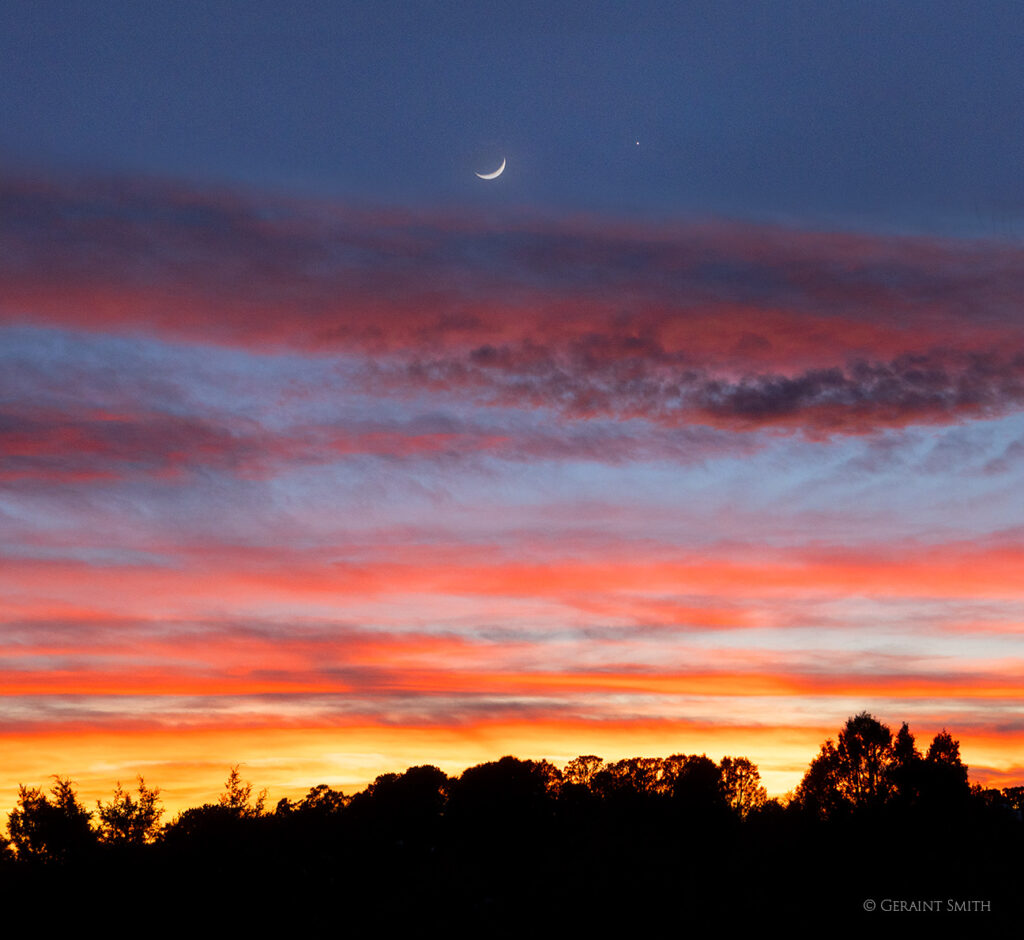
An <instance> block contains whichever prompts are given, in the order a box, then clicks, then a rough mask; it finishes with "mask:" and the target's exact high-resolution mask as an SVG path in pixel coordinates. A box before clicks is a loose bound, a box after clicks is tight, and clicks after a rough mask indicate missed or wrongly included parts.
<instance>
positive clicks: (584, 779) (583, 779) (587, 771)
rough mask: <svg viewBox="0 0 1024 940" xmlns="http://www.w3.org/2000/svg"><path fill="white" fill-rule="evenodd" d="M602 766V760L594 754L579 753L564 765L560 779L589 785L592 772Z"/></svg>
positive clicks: (592, 776) (594, 772)
mask: <svg viewBox="0 0 1024 940" xmlns="http://www.w3.org/2000/svg"><path fill="white" fill-rule="evenodd" d="M603 766H604V761H603V760H601V758H600V757H598V756H597V755H596V754H581V755H580V756H579V757H574V758H573V759H572V760H571V761H569V763H568V764H566V765H565V770H564V771H563V772H562V779H563V780H564V781H565V782H566V783H575V784H580V785H581V786H584V787H589V786H590V783H591V781H592V780H593V779H594V774H596V773H597V772H598V771H600V770H601V768H602V767H603Z"/></svg>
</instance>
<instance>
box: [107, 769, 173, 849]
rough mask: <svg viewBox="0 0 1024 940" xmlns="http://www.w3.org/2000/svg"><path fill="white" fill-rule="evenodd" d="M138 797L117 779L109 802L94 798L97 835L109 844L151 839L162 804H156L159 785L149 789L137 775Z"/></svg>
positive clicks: (161, 812) (154, 836) (132, 842)
mask: <svg viewBox="0 0 1024 940" xmlns="http://www.w3.org/2000/svg"><path fill="white" fill-rule="evenodd" d="M138 781H139V786H138V791H137V792H138V798H135V797H133V796H132V795H131V793H129V792H128V791H126V790H124V789H123V788H122V787H121V781H120V780H119V781H118V782H117V786H116V788H115V790H114V797H113V799H112V800H111V801H110V802H109V803H101V802H99V801H98V800H97V802H96V815H97V816H98V817H99V832H98V834H99V838H100V841H101V842H104V843H107V844H109V845H144V844H146V843H148V842H152V841H153V840H154V839H155V838H156V835H157V832H158V831H159V826H160V817H161V816H162V815H163V812H164V811H163V808H162V807H160V806H159V805H158V802H159V797H160V788H159V787H154V788H152V789H150V788H149V787H147V786H146V782H145V781H144V780H143V779H142V777H141V776H140V777H139V778H138Z"/></svg>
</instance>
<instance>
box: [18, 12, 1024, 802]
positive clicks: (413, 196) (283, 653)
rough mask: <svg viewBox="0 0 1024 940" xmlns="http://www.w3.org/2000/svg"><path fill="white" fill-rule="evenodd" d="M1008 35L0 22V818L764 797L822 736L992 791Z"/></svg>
mask: <svg viewBox="0 0 1024 940" xmlns="http://www.w3.org/2000/svg"><path fill="white" fill-rule="evenodd" d="M1022 46H1024V14H1022V13H1021V11H1020V8H1019V6H1018V5H1016V4H1000V3H986V4H984V5H981V6H978V5H971V6H968V5H964V4H958V3H944V2H929V3H915V2H903V3H900V4H892V3H870V2H866V3H858V4H846V3H843V4H838V3H829V2H816V3H788V2H778V3H763V4H751V3H736V4H733V3H723V2H716V3H679V2H675V3H647V2H641V3H630V4H628V5H627V4H612V3H586V4H583V3H568V2H565V3H554V4H552V3H545V4H539V3H538V4H531V3H522V4H518V5H516V6H515V7H506V6H499V5H490V4H480V3H476V4H462V3H457V2H451V3H444V4H431V3H404V4H389V3H375V4H365V3H359V4H347V3H315V2H309V3H297V4H292V5H289V6H287V7H286V8H285V7H281V5H280V4H271V3H265V2H260V0H256V2H246V3H227V2H221V3H213V4H210V3H204V4H199V3H195V2H191V0H183V2H180V3H177V4H174V5H171V6H167V7H166V8H163V9H156V8H154V7H153V5H150V4H135V3H117V2H102V0H101V2H92V3H70V2H62V0H59V2H52V3H47V4H28V3H15V4H9V5H7V6H6V7H5V8H4V10H3V12H2V13H0V285H2V288H0V676H2V679H0V683H2V685H0V809H3V808H7V807H10V806H11V805H13V802H14V800H15V798H16V794H17V787H18V785H19V783H23V784H27V785H39V784H44V783H45V782H46V781H47V779H48V778H49V777H50V775H52V774H62V775H67V776H70V777H71V778H72V779H73V780H75V781H76V782H77V784H78V785H79V787H80V789H81V792H82V793H83V794H84V795H86V796H87V797H88V798H89V799H93V800H94V799H96V798H99V797H106V796H108V795H109V794H110V792H112V790H113V786H114V783H115V781H118V780H120V781H122V782H130V781H131V780H133V779H134V778H135V776H136V775H138V774H142V775H144V776H145V778H146V780H147V782H148V783H150V784H155V785H158V786H160V787H161V788H162V789H163V794H164V798H165V802H166V803H167V805H168V806H169V807H170V808H172V809H174V808H180V807H182V806H186V805H196V804H198V803H200V802H203V801H205V800H209V799H213V798H214V797H215V796H216V793H217V791H218V789H219V788H220V786H221V785H222V783H223V781H224V779H225V778H226V776H227V770H228V768H229V767H230V766H231V765H234V764H241V765H242V774H243V776H244V777H246V778H248V779H252V780H253V782H254V783H255V784H257V786H267V787H269V789H270V794H271V797H272V799H277V798H279V797H281V796H295V795H298V794H301V793H303V792H305V790H307V789H308V788H309V787H311V786H313V785H316V784H319V783H328V784H331V785H333V786H339V787H342V788H343V789H345V790H346V791H347V792H352V790H354V789H358V788H361V787H362V786H363V785H365V784H366V783H367V782H369V781H371V780H372V779H373V778H374V777H375V776H376V775H377V774H379V773H384V772H388V771H400V770H402V769H404V768H406V767H408V766H412V765H415V764H422V763H433V764H437V765H438V766H441V767H442V768H443V769H444V770H446V771H447V772H449V773H457V772H459V771H461V770H462V769H463V768H464V767H466V766H469V765H471V764H474V763H479V762H482V761H485V760H492V759H497V758H498V757H500V756H502V755H504V754H508V753H512V754H515V755H517V756H519V757H523V758H534V759H539V758H547V759H551V760H553V761H555V762H556V763H564V762H566V761H568V760H569V759H571V758H572V757H574V756H576V755H577V754H585V753H593V754H598V755H600V756H602V757H604V758H606V759H616V758H620V757H626V756H658V755H660V756H667V755H669V754H673V753H680V752H682V753H704V752H706V753H707V754H708V755H709V756H711V757H713V758H715V759H716V760H717V759H719V758H720V757H722V756H724V755H732V756H737V755H742V756H747V757H749V758H750V759H752V760H754V761H755V762H756V763H757V764H758V765H759V767H760V769H761V773H762V777H763V779H764V780H765V782H766V784H767V785H768V789H769V792H771V793H773V794H783V793H785V792H786V791H787V790H789V789H791V788H792V787H794V786H795V785H796V783H798V782H799V780H800V777H801V776H802V774H803V771H804V770H805V769H806V767H807V764H808V763H809V762H810V760H811V759H812V758H813V757H814V756H815V754H816V753H817V750H818V748H819V747H820V745H821V743H822V742H823V741H824V739H825V738H826V737H827V736H830V735H832V736H834V735H835V734H836V733H837V731H838V730H839V728H840V727H841V726H842V724H843V722H844V721H845V719H846V718H847V717H849V716H851V715H853V714H856V713H858V712H860V711H864V710H867V711H870V712H871V713H872V714H874V715H876V716H877V717H879V718H880V719H881V720H883V721H885V722H887V723H888V724H889V725H890V726H891V727H892V728H893V730H896V729H897V728H898V727H899V725H900V723H901V722H903V721H907V722H909V723H910V726H911V729H912V730H913V731H915V732H917V734H918V739H919V744H921V745H923V746H926V745H927V743H928V740H929V739H930V736H931V735H934V734H935V733H936V732H937V731H939V730H940V729H941V728H943V727H946V728H948V729H949V730H950V732H951V733H952V734H953V736H954V737H955V738H957V739H958V740H959V741H960V743H961V753H962V756H963V758H964V760H965V762H966V763H967V764H968V765H969V766H970V768H971V775H972V779H973V780H975V781H981V782H985V783H987V784H991V785H998V786H1004V785H1010V784H1013V783H1021V782H1024V709H1022V692H1024V642H1022V641H1024V581H1022V579H1021V577H1020V573H1021V571H1022V563H1024V503H1022V502H1021V500H1020V495H1019V494H1020V492H1021V484H1022V481H1024V344H1022V340H1024V313H1022V311H1021V306H1020V298H1021V297H1022V296H1024V240H1022V236H1024V182H1022V180H1024V176H1022V174H1021V167H1022V165H1024V122H1022V120H1021V115H1022V106H1024V68H1022V66H1021V64H1020V55H1019V50H1020V48H1021V47H1022ZM502 161H505V164H506V169H505V171H504V172H503V173H502V174H501V175H500V176H499V177H497V178H495V179H492V180H482V179H480V178H479V177H478V175H477V174H486V173H490V172H493V170H495V169H496V168H497V167H498V166H499V165H500V164H501V162H502Z"/></svg>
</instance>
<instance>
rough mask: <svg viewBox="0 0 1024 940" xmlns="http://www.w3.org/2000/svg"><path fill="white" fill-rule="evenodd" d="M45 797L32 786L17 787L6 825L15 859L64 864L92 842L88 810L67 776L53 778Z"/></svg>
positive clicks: (85, 851)
mask: <svg viewBox="0 0 1024 940" xmlns="http://www.w3.org/2000/svg"><path fill="white" fill-rule="evenodd" d="M54 780H55V782H54V785H53V786H52V787H51V788H50V796H49V797H48V796H47V795H46V794H45V793H44V792H43V791H42V790H41V789H38V788H36V787H26V786H19V787H18V801H17V803H16V805H15V808H14V809H13V810H12V811H11V812H10V814H9V815H8V817H7V828H8V831H9V832H10V835H11V841H12V842H13V843H14V848H15V850H16V851H17V853H18V858H19V859H27V860H33V861H39V862H50V863H57V864H65V863H68V862H72V861H75V860H78V859H80V858H82V857H83V856H85V855H87V854H88V853H89V851H90V850H91V849H92V848H94V847H95V845H96V836H95V833H94V832H93V831H92V828H91V827H90V826H89V821H90V819H91V818H92V813H90V812H89V811H88V810H87V809H86V808H85V807H84V806H82V804H81V803H79V802H78V797H77V796H76V794H75V790H74V786H73V785H72V783H71V781H70V780H69V779H68V778H67V777H55V778H54Z"/></svg>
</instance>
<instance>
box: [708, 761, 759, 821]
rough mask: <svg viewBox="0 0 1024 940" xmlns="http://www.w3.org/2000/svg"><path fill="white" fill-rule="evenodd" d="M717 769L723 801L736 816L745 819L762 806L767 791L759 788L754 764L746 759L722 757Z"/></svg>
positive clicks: (757, 774)
mask: <svg viewBox="0 0 1024 940" xmlns="http://www.w3.org/2000/svg"><path fill="white" fill-rule="evenodd" d="M719 769H720V770H721V776H722V790H723V792H724V794H725V799H726V801H727V802H728V804H729V806H730V807H731V809H732V810H733V812H735V813H736V815H738V816H739V817H740V818H741V819H745V818H746V817H747V815H748V814H749V813H750V812H751V811H752V810H757V809H760V808H761V807H762V806H764V804H765V802H766V801H767V799H768V791H767V790H765V788H764V787H763V786H761V774H760V773H759V772H758V770H757V765H756V764H754V763H753V762H752V761H750V760H748V759H747V758H746V757H723V758H722V760H721V763H720V764H719Z"/></svg>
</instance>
